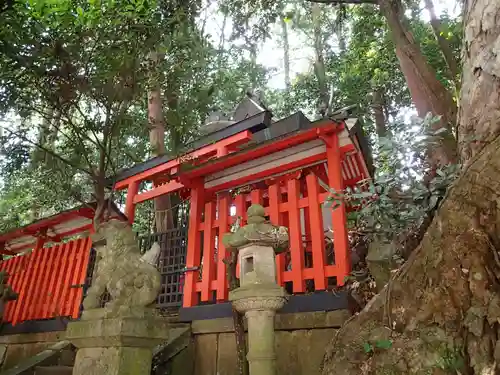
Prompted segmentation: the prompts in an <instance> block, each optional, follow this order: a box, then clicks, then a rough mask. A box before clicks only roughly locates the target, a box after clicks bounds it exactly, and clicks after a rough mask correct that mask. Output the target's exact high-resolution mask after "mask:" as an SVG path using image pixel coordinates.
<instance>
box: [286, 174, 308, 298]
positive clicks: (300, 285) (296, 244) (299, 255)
mask: <svg viewBox="0 0 500 375" xmlns="http://www.w3.org/2000/svg"><path fill="white" fill-rule="evenodd" d="M299 199H300V187H299V181H297V180H296V179H291V180H289V181H288V220H289V222H288V226H289V230H290V234H289V236H290V255H291V258H292V271H291V273H292V281H293V291H294V293H304V292H305V290H306V283H305V280H304V278H303V276H302V271H303V269H304V263H305V261H304V248H303V246H302V231H301V228H300V208H299Z"/></svg>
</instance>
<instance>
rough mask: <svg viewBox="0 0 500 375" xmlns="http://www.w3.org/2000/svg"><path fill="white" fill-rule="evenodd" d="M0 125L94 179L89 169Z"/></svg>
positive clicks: (11, 133)
mask: <svg viewBox="0 0 500 375" xmlns="http://www.w3.org/2000/svg"><path fill="white" fill-rule="evenodd" d="M0 127H1V128H2V129H4V130H5V131H7V132H9V134H10V135H13V136H16V137H19V138H21V139H22V140H23V141H25V142H28V143H29V144H31V145H33V146H35V147H38V148H39V149H41V150H42V151H44V152H46V153H47V154H49V155H51V156H53V157H54V158H56V159H58V160H59V161H61V162H63V163H64V164H66V165H69V166H70V167H72V168H75V169H77V170H79V171H80V172H83V173H85V174H87V175H89V176H90V177H92V179H94V175H93V173H92V172H91V171H89V170H87V169H85V168H82V167H80V166H78V165H76V164H74V163H72V162H70V161H69V160H67V159H65V158H63V157H62V156H61V155H59V154H57V153H55V152H54V151H52V150H50V149H48V148H47V147H44V146H42V145H40V144H38V143H37V142H33V141H32V140H31V139H29V138H28V137H26V136H24V135H22V134H21V133H18V132H15V131H12V130H10V129H7V128H6V127H4V126H0Z"/></svg>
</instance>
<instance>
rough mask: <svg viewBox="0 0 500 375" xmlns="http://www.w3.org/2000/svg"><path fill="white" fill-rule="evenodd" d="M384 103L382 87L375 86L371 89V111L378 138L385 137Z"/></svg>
mask: <svg viewBox="0 0 500 375" xmlns="http://www.w3.org/2000/svg"><path fill="white" fill-rule="evenodd" d="M384 104H385V103H384V91H383V89H382V87H380V86H378V87H375V88H374V89H373V97H372V111H373V119H374V120H375V132H376V133H377V137H379V138H385V137H387V125H386V118H385V112H386V111H385V110H384V108H385V106H384Z"/></svg>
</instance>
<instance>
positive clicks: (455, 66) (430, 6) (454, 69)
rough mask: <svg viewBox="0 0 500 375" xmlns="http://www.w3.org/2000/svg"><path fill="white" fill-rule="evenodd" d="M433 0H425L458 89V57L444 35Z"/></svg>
mask: <svg viewBox="0 0 500 375" xmlns="http://www.w3.org/2000/svg"><path fill="white" fill-rule="evenodd" d="M432 1H433V0H425V7H426V8H427V11H428V12H429V16H430V18H431V26H432V30H433V31H434V36H435V37H436V40H437V42H438V44H439V48H440V49H441V53H442V54H443V57H444V60H445V62H446V65H448V69H449V70H450V76H451V79H452V81H453V82H454V83H455V86H456V89H457V91H459V90H460V69H459V68H458V62H457V59H455V56H453V51H452V49H451V47H450V43H449V42H448V40H447V39H446V38H445V37H443V35H442V34H441V33H442V30H441V29H442V27H441V21H440V20H439V18H438V17H437V15H436V10H435V9H434V3H433V2H432Z"/></svg>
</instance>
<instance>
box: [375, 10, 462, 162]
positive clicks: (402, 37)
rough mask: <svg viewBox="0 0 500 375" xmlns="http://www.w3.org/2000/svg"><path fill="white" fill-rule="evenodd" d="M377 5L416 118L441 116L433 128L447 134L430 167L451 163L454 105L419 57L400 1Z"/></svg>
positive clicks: (432, 152) (454, 153)
mask: <svg viewBox="0 0 500 375" xmlns="http://www.w3.org/2000/svg"><path fill="white" fill-rule="evenodd" d="M379 5H380V11H381V12H382V14H383V15H384V17H385V18H386V20H387V23H388V25H389V28H390V30H391V34H392V37H393V40H394V44H395V46H396V55H397V57H398V60H399V63H400V66H401V70H402V72H403V75H404V76H405V78H406V83H407V84H408V89H409V90H410V94H411V97H412V101H413V104H414V105H415V107H416V109H417V112H418V115H419V116H420V117H425V116H426V115H427V113H429V112H430V113H432V114H433V115H434V116H442V121H441V122H437V123H435V124H434V125H433V128H434V129H435V130H437V129H438V128H441V127H446V128H447V129H448V134H444V135H443V136H442V139H441V140H440V141H439V144H438V145H437V146H433V147H432V148H431V150H430V155H429V161H430V164H431V165H432V166H433V167H439V166H441V165H446V164H449V163H454V162H456V161H457V151H456V141H455V139H454V137H453V134H452V131H451V130H452V127H453V125H454V124H455V121H456V111H457V106H456V104H455V103H454V102H453V97H452V95H451V93H450V92H449V91H448V90H447V89H446V88H445V87H444V86H443V84H442V83H441V82H440V81H439V80H438V79H437V77H436V73H435V71H434V70H433V69H432V67H431V66H430V65H429V63H428V62H427V60H426V59H425V57H424V56H423V55H422V52H421V50H420V46H419V45H418V44H417V43H416V41H415V39H414V38H413V35H412V34H411V32H410V31H409V30H408V27H407V26H406V25H405V22H404V21H405V20H404V15H403V10H402V4H401V1H400V0H381V1H380V2H379Z"/></svg>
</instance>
